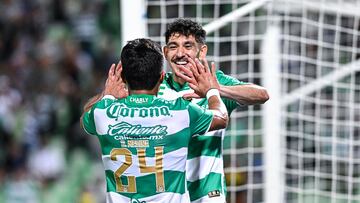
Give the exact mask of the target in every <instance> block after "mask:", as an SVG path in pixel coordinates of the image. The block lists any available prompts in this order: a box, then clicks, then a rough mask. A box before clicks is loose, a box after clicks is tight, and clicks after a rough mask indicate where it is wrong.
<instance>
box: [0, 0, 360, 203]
mask: <svg viewBox="0 0 360 203" xmlns="http://www.w3.org/2000/svg"><path fill="white" fill-rule="evenodd" d="M122 3H123V4H121V1H110V0H77V1H70V0H34V1H26V0H4V1H1V2H0V202H4V203H24V202H26V203H37V202H47V203H57V202H59V203H67V202H69V203H70V202H80V203H102V202H104V191H105V184H104V179H103V169H102V165H101V163H100V156H99V146H98V144H97V140H95V139H93V138H91V137H90V136H87V135H85V133H84V132H83V131H82V130H81V129H80V126H79V117H80V114H81V111H82V105H83V104H84V102H85V101H86V100H87V99H88V98H89V97H90V96H92V95H94V94H96V93H98V92H100V91H101V88H102V86H103V84H104V78H105V76H106V73H107V70H108V67H109V66H110V65H111V63H116V62H117V60H118V59H119V55H120V50H121V46H122V41H125V40H126V39H125V37H124V36H127V34H126V30H129V31H131V30H132V29H133V28H134V27H136V28H138V29H140V28H141V27H142V28H144V29H143V30H144V31H143V32H144V33H140V35H142V36H148V37H150V38H152V39H154V40H155V41H158V42H159V43H161V44H162V45H164V40H163V36H162V35H163V33H164V32H165V29H166V25H167V23H169V22H171V21H172V20H173V19H174V18H177V17H187V18H191V19H193V20H196V21H198V22H199V23H201V24H202V25H204V26H205V28H206V29H207V31H208V33H209V34H208V37H207V44H208V46H209V60H211V61H215V64H216V65H217V67H219V68H220V69H221V70H222V71H224V72H225V73H226V74H229V75H232V76H234V77H236V78H238V79H240V80H243V81H249V82H253V83H256V84H260V85H263V86H265V87H266V88H267V89H268V91H269V92H270V96H271V100H270V101H268V102H267V103H266V104H265V105H261V106H260V105H255V106H241V107H239V108H238V109H237V110H236V112H234V113H233V114H232V119H231V123H230V127H229V128H228V130H227V136H226V137H225V140H224V154H225V155H224V160H225V166H224V167H225V171H226V180H227V185H228V202H229V203H245V202H247V203H258V202H266V203H277V202H279V203H280V202H289V203H324V202H326V203H359V202H360V22H359V21H360V19H359V18H360V0H282V1H280V0H273V1H266V0H253V1H249V0H221V1H220V0H148V1H126V3H125V0H123V1H122ZM120 4H121V5H122V7H121V6H120ZM135 5H137V6H138V7H137V8H140V9H139V11H138V12H137V11H136V10H129V9H128V10H127V11H131V12H132V13H138V14H140V15H141V19H140V23H139V24H137V23H133V21H129V22H132V23H133V24H132V27H129V26H128V25H127V24H126V21H125V23H124V21H123V20H124V19H126V16H123V15H124V13H125V12H124V11H123V9H124V8H125V7H126V8H128V6H130V8H131V6H135ZM224 16H225V17H224ZM132 20H134V19H132ZM122 27H124V28H122ZM138 34H139V33H138Z"/></svg>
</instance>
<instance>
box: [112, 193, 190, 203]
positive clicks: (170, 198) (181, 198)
mask: <svg viewBox="0 0 360 203" xmlns="http://www.w3.org/2000/svg"><path fill="white" fill-rule="evenodd" d="M138 200H139V202H142V201H145V202H146V203H170V202H176V203H189V202H190V197H189V193H188V192H185V193H184V194H177V193H171V192H163V193H160V194H156V195H153V196H150V197H145V198H140V199H138ZM130 201H131V199H130V198H128V197H125V196H122V195H120V194H118V193H115V192H108V193H107V194H106V203H130Z"/></svg>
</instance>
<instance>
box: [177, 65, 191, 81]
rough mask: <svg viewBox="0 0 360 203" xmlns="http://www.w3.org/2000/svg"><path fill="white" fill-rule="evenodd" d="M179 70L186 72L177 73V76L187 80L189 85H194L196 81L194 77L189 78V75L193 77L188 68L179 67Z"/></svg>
mask: <svg viewBox="0 0 360 203" xmlns="http://www.w3.org/2000/svg"><path fill="white" fill-rule="evenodd" d="M179 70H180V71H182V72H184V73H185V74H184V73H182V72H176V76H178V77H180V78H182V79H183V80H185V81H186V82H188V83H194V80H193V78H192V77H189V75H192V73H191V71H190V70H189V69H187V68H185V67H184V66H179Z"/></svg>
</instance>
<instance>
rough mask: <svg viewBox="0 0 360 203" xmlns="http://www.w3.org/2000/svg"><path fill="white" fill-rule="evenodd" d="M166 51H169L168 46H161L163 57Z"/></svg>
mask: <svg viewBox="0 0 360 203" xmlns="http://www.w3.org/2000/svg"><path fill="white" fill-rule="evenodd" d="M168 51H169V48H168V47H167V46H166V45H164V46H163V47H162V52H163V54H164V57H165V58H166V55H167V53H168Z"/></svg>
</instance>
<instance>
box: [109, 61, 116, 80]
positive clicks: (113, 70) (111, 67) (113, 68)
mask: <svg viewBox="0 0 360 203" xmlns="http://www.w3.org/2000/svg"><path fill="white" fill-rule="evenodd" d="M114 74H115V64H114V63H113V64H111V66H110V70H109V73H108V78H110V77H111V76H113V75H114Z"/></svg>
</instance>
